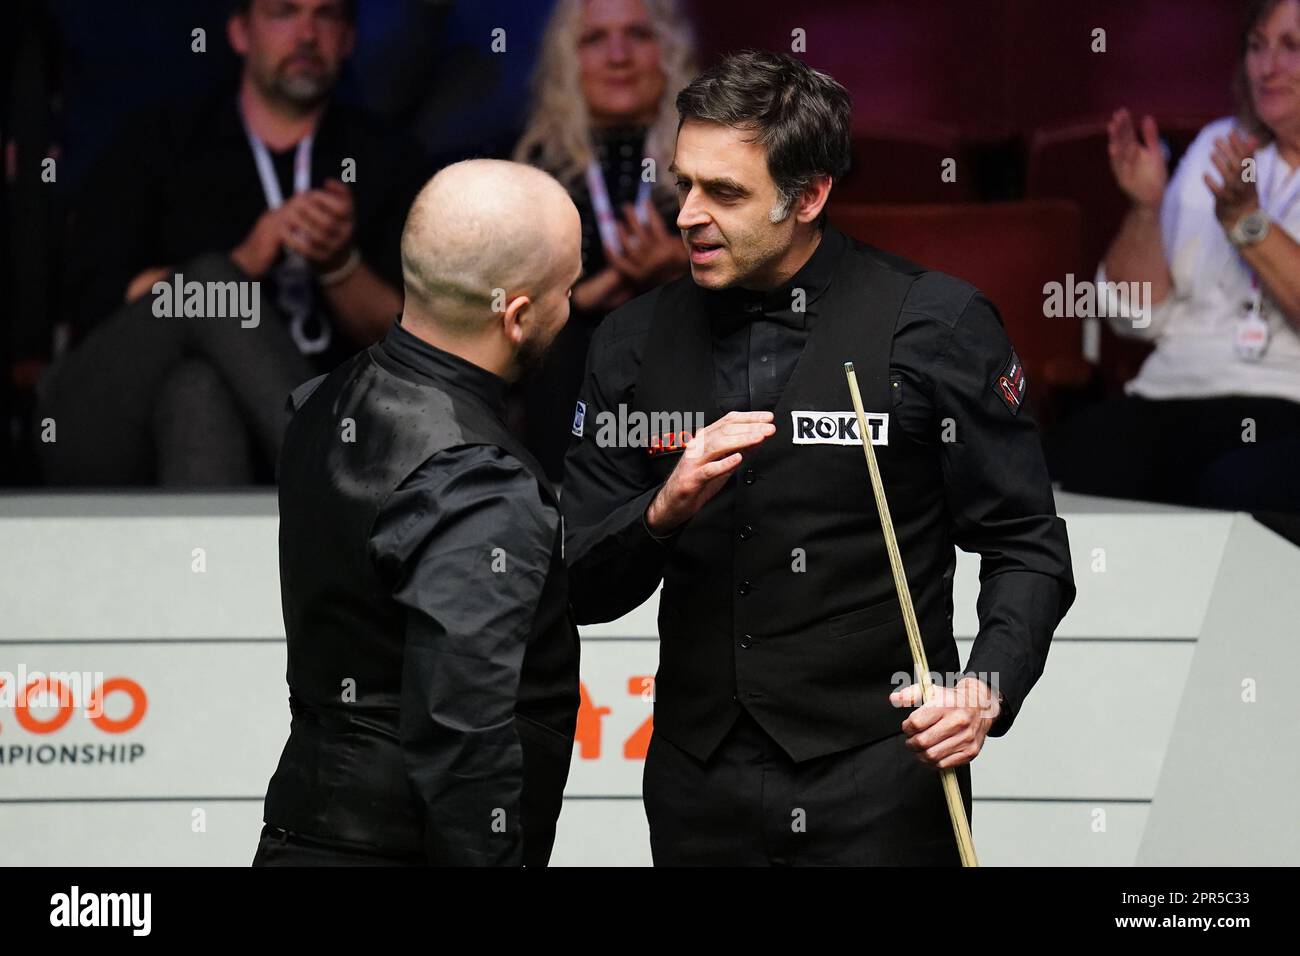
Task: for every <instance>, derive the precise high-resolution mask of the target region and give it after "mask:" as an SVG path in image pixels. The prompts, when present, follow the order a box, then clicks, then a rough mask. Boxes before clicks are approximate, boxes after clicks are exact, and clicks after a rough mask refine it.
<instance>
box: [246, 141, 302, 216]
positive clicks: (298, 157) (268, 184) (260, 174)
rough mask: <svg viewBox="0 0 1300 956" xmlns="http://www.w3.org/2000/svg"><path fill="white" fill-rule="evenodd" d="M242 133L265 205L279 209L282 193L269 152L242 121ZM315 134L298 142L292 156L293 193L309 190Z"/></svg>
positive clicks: (282, 200) (281, 204)
mask: <svg viewBox="0 0 1300 956" xmlns="http://www.w3.org/2000/svg"><path fill="white" fill-rule="evenodd" d="M244 132H245V133H247V134H248V145H249V146H250V147H252V150H253V162H254V163H255V164H256V165H257V178H258V179H260V180H261V181H262V194H263V195H265V196H266V205H267V206H268V207H269V208H271V209H279V208H280V207H281V206H283V205H284V193H283V192H281V190H280V177H279V176H277V175H276V174H275V164H274V163H272V162H271V151H270V150H268V149H267V148H266V144H265V143H264V142H262V140H261V139H260V138H259V137H258V135H257V134H256V133H254V132H253V128H252V127H251V126H249V125H248V121H247V120H245V121H244ZM315 138H316V134H315V133H308V134H307V135H306V136H304V137H303V138H302V139H300V140H298V149H297V150H296V151H295V152H294V154H293V192H294V195H295V196H296V195H297V194H298V193H305V192H306V191H307V190H308V189H310V188H311V147H312V142H313V141H314V140H315Z"/></svg>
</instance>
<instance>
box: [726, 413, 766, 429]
mask: <svg viewBox="0 0 1300 956" xmlns="http://www.w3.org/2000/svg"><path fill="white" fill-rule="evenodd" d="M775 420H776V416H775V415H774V414H772V412H770V411H729V412H727V414H725V415H723V416H722V418H720V419H718V420H716V421H715V423H714V427H716V425H725V424H728V423H732V421H775Z"/></svg>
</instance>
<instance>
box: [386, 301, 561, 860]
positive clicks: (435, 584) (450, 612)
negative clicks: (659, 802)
mask: <svg viewBox="0 0 1300 956" xmlns="http://www.w3.org/2000/svg"><path fill="white" fill-rule="evenodd" d="M380 347H381V348H382V349H383V350H384V352H385V353H386V354H387V355H388V356H389V357H390V358H392V359H393V360H394V361H396V362H399V363H401V364H402V365H403V366H405V367H406V368H407V369H409V370H410V371H411V373H412V374H413V376H414V377H415V378H417V379H424V380H427V381H429V382H430V383H432V384H434V385H437V386H438V387H439V388H443V389H447V388H453V389H465V390H468V391H470V392H472V393H474V394H475V395H476V396H478V397H479V398H481V399H482V400H483V401H484V402H485V403H487V404H488V405H489V406H490V407H491V408H493V409H495V410H498V411H502V410H504V402H505V390H506V383H505V381H503V380H502V379H500V378H498V377H497V376H495V375H493V374H492V373H491V372H488V371H486V370H485V369H482V368H480V367H479V366H477V365H474V364H473V363H471V362H468V361H466V360H465V359H462V358H460V357H459V356H456V355H452V354H451V353H449V352H445V351H443V350H441V349H439V348H436V347H435V346H433V345H430V344H428V343H427V342H425V341H423V340H422V339H420V338H417V337H416V336H415V335H412V334H411V333H410V332H408V331H407V330H406V329H404V328H402V326H401V325H400V324H394V325H393V327H392V329H391V330H390V331H389V333H388V335H387V337H386V338H385V339H384V341H383V343H382V344H381V346H380ZM559 522H560V516H559V514H558V512H557V511H556V510H555V508H554V507H552V506H550V505H549V504H547V503H546V501H545V500H544V499H543V497H542V493H541V490H540V487H539V485H538V482H537V479H536V478H535V477H534V476H533V475H532V473H531V472H530V471H529V470H528V469H527V468H526V467H525V466H524V465H523V464H522V463H521V462H520V461H519V460H518V459H517V458H515V457H513V456H511V455H510V454H509V453H507V452H506V451H504V450H503V449H501V448H499V447H497V446H494V445H461V446H457V447H453V448H448V449H446V450H444V451H441V452H439V453H437V454H435V455H434V456H433V457H431V458H430V459H429V460H428V461H426V462H425V463H424V464H423V465H422V466H421V467H420V468H419V469H417V470H416V471H415V472H414V473H413V474H412V475H411V477H410V478H408V479H407V480H406V481H405V482H404V483H403V484H402V485H401V486H400V487H399V488H398V489H397V491H395V492H394V493H393V494H392V496H391V497H390V498H389V499H388V501H387V502H386V503H385V504H384V505H383V508H382V509H381V511H380V515H379V517H378V519H377V520H376V521H375V524H374V526H373V528H372V529H371V535H370V553H371V554H372V555H373V557H374V560H375V562H376V565H377V566H378V567H379V568H380V569H381V570H382V572H383V574H384V577H385V579H386V581H387V582H388V583H389V585H390V586H391V588H392V596H393V599H394V600H395V601H397V602H398V604H400V605H402V606H403V607H405V608H406V609H407V623H406V646H407V647H408V648H421V649H423V651H422V653H420V654H418V655H408V656H407V658H406V661H405V664H404V667H405V668H407V669H409V670H410V672H404V673H403V675H402V700H401V712H402V716H401V727H402V739H401V745H402V748H403V750H404V751H405V752H406V754H407V755H408V756H407V759H406V764H407V766H408V767H409V768H411V772H410V776H411V780H412V781H413V785H414V786H415V788H416V789H417V791H418V792H419V796H420V798H421V801H422V803H423V805H424V808H425V813H426V821H427V824H426V828H427V831H428V832H430V833H437V834H438V843H439V853H438V855H437V857H436V859H435V862H437V863H440V864H448V865H459V864H475V865H481V864H518V863H519V862H520V858H521V857H520V854H521V849H522V848H521V845H520V843H519V842H518V840H509V841H506V840H503V839H502V838H501V834H494V833H493V832H491V828H490V827H489V826H488V825H487V824H486V823H485V822H484V821H488V820H491V819H492V814H493V812H494V811H496V809H497V808H500V810H502V811H504V819H506V820H508V821H516V820H518V819H519V818H520V808H519V804H520V788H521V786H522V781H523V757H522V751H521V748H520V744H519V740H518V737H517V734H516V731H515V728H514V711H515V704H516V698H517V692H518V687H519V681H520V669H521V665H522V662H523V656H524V647H525V643H526V640H527V638H528V635H529V629H530V627H531V626H532V622H533V617H534V614H535V613H536V611H537V607H538V602H539V600H540V597H541V592H542V588H543V585H544V584H545V582H546V577H547V574H548V571H549V568H550V562H551V551H552V547H553V544H554V542H555V534H556V530H557V528H558V527H559ZM485 572H488V573H485ZM512 829H513V828H512Z"/></svg>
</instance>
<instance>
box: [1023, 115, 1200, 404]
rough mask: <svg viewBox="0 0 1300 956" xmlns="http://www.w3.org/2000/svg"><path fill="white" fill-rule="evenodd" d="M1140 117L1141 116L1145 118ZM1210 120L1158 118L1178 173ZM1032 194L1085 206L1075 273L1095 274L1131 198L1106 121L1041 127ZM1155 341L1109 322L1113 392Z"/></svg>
mask: <svg viewBox="0 0 1300 956" xmlns="http://www.w3.org/2000/svg"><path fill="white" fill-rule="evenodd" d="M1139 118H1140V117H1139ZM1207 122H1209V120H1207V119H1204V118H1200V117H1164V118H1157V125H1158V126H1159V128H1160V136H1161V138H1162V139H1163V140H1164V141H1165V143H1166V145H1167V146H1168V147H1169V152H1170V157H1171V162H1170V174H1171V175H1172V173H1173V169H1174V166H1175V164H1176V162H1177V160H1178V159H1179V158H1180V157H1181V156H1182V155H1183V153H1184V152H1186V150H1187V147H1188V146H1190V145H1191V142H1192V140H1193V139H1195V138H1196V134H1197V133H1199V132H1200V131H1201V128H1202V127H1203V126H1204V125H1205V124H1206V123H1207ZM1025 192H1026V194H1027V195H1028V196H1029V198H1031V199H1069V200H1073V201H1074V202H1077V203H1078V204H1079V207H1080V208H1081V209H1082V210H1083V224H1082V225H1083V231H1082V236H1083V240H1082V249H1081V257H1080V259H1079V262H1078V263H1077V264H1076V265H1075V268H1074V270H1073V271H1074V272H1075V273H1076V276H1077V275H1079V274H1082V275H1086V276H1088V277H1091V276H1092V275H1093V274H1094V273H1095V272H1096V269H1097V263H1099V262H1100V261H1101V259H1102V256H1104V255H1105V254H1106V248H1107V247H1108V246H1109V245H1110V242H1111V240H1112V239H1113V238H1114V236H1115V233H1116V232H1117V231H1118V229H1119V226H1120V222H1121V221H1122V220H1123V218H1124V214H1125V212H1127V210H1128V200H1127V199H1126V198H1125V196H1124V194H1123V193H1122V192H1120V189H1119V187H1118V186H1116V185H1115V178H1114V176H1113V175H1112V174H1111V171H1110V159H1109V157H1108V156H1107V152H1106V121H1105V120H1104V119H1102V120H1090V121H1086V122H1076V123H1069V124H1060V125H1055V126H1050V127H1045V128H1043V129H1039V130H1037V131H1036V132H1035V133H1034V134H1033V136H1032V137H1031V139H1030V145H1029V161H1028V174H1027V181H1026V189H1025ZM1150 351H1151V346H1150V345H1149V344H1148V343H1145V342H1139V341H1135V340H1133V339H1121V338H1119V337H1118V336H1116V335H1115V334H1114V333H1112V332H1111V331H1110V329H1109V328H1106V327H1104V326H1103V329H1102V339H1101V361H1100V373H1101V379H1102V383H1103V387H1104V388H1105V390H1106V392H1107V393H1108V394H1116V393H1118V391H1119V390H1120V388H1121V386H1122V385H1123V383H1124V382H1126V381H1128V380H1129V379H1130V378H1132V377H1133V376H1134V375H1135V374H1136V373H1137V370H1138V367H1139V366H1140V365H1141V364H1142V361H1143V359H1145V358H1146V356H1147V355H1148V354H1149V353H1150Z"/></svg>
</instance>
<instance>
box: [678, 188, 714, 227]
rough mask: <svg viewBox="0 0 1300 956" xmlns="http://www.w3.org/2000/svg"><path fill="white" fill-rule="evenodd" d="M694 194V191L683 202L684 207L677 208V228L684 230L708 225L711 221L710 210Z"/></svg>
mask: <svg viewBox="0 0 1300 956" xmlns="http://www.w3.org/2000/svg"><path fill="white" fill-rule="evenodd" d="M694 196H695V194H694V193H693V192H692V193H690V194H688V195H687V197H686V200H685V201H684V202H683V203H682V208H681V209H679V210H677V228H678V229H680V230H682V231H683V232H685V231H687V230H689V229H693V228H694V227H696V226H703V225H706V224H707V223H708V222H709V221H710V216H709V214H708V212H707V211H706V210H705V209H704V206H703V205H702V204H701V203H700V202H699V201H698V200H696V199H695V198H694Z"/></svg>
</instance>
